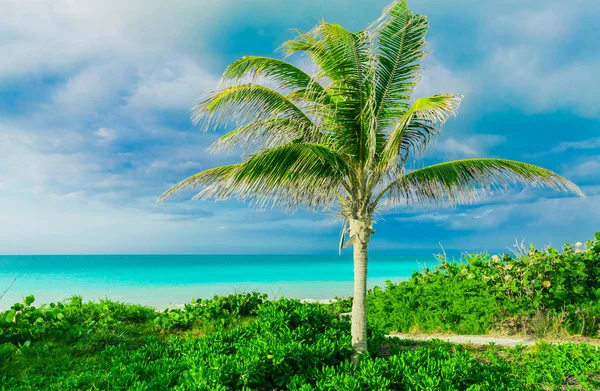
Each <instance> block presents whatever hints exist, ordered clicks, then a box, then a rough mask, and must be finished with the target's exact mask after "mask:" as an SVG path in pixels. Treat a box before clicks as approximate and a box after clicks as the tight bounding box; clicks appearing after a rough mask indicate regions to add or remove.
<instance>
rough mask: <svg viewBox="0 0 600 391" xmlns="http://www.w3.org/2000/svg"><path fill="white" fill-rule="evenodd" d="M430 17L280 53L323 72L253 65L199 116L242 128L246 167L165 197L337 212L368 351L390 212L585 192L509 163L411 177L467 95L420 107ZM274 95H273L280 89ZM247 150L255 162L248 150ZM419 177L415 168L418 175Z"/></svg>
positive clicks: (394, 17) (233, 144) (322, 33)
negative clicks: (380, 248) (371, 305)
mask: <svg viewBox="0 0 600 391" xmlns="http://www.w3.org/2000/svg"><path fill="white" fill-rule="evenodd" d="M428 29H429V23H428V21H427V18H426V17H425V16H422V15H418V14H414V13H412V12H411V11H410V9H409V8H408V5H407V4H406V1H404V0H401V1H395V2H393V3H392V4H391V5H390V6H389V7H388V8H386V9H385V10H384V12H383V14H382V16H381V18H379V19H377V20H376V21H375V22H374V23H372V24H371V25H370V26H369V27H367V28H366V29H364V30H362V31H358V32H349V31H347V30H345V29H344V28H343V27H342V26H340V25H338V24H332V23H327V22H325V21H322V22H321V23H319V24H318V25H317V26H315V27H314V28H313V29H312V30H310V31H309V32H306V33H300V34H299V35H298V37H297V38H296V39H292V40H290V41H288V42H285V43H284V44H283V46H282V49H283V51H284V52H285V53H286V54H289V55H291V54H303V55H306V57H307V58H308V60H309V61H310V62H311V66H312V68H313V69H315V73H314V74H312V75H310V74H307V73H306V72H305V71H303V70H302V69H299V68H298V67H296V66H294V65H292V64H291V63H288V62H285V61H282V60H279V59H274V58H269V57H257V56H249V57H243V58H241V59H239V60H237V61H235V62H234V63H232V64H231V65H229V67H227V69H226V70H225V72H224V73H223V76H222V80H221V82H220V83H219V86H218V88H217V89H216V90H215V91H213V92H211V93H210V94H209V95H208V97H207V98H206V99H205V100H203V101H202V102H200V103H199V104H198V105H197V106H196V107H194V109H193V111H192V120H193V122H194V123H195V124H198V123H199V124H200V125H201V126H202V127H203V129H204V130H214V129H217V128H219V127H225V126H227V125H228V124H232V123H235V124H236V125H238V126H239V127H238V128H236V129H234V130H231V131H230V132H228V133H227V134H225V135H223V136H222V137H221V138H219V139H218V140H217V142H216V143H215V144H214V145H213V146H212V148H213V149H214V150H218V151H231V150H236V148H237V150H243V151H244V152H246V153H245V154H244V157H243V160H242V161H241V162H240V163H237V164H230V165H227V166H222V167H216V168H212V169H208V170H206V171H202V172H199V173H197V174H195V175H193V176H191V177H189V178H187V179H184V180H183V181H181V182H180V183H178V184H176V185H174V186H173V187H171V188H170V189H169V190H167V191H166V192H165V193H164V194H163V195H162V196H161V197H160V199H161V200H164V199H166V198H168V197H170V196H171V195H173V194H174V193H176V192H178V191H181V190H184V189H199V190H200V192H199V193H198V194H197V196H196V197H197V198H215V199H230V198H237V199H239V200H242V201H250V202H253V203H255V204H258V205H259V206H262V207H264V206H267V205H279V206H282V207H284V208H288V209H291V210H295V209H297V208H299V207H300V208H301V207H306V208H309V209H312V210H328V209H329V210H332V209H333V210H336V211H338V212H339V216H340V218H341V220H342V225H343V226H344V228H343V230H342V237H341V240H340V251H341V249H342V247H343V246H344V242H345V240H346V236H348V241H347V243H346V246H349V245H352V246H353V251H354V269H355V270H354V275H355V281H354V294H353V297H354V302H353V308H352V345H353V347H354V349H355V351H356V352H357V353H363V352H366V349H367V340H366V335H367V334H366V333H367V327H366V311H365V309H366V292H367V264H368V244H369V242H370V240H371V235H372V234H373V233H374V232H375V231H374V230H373V223H374V220H375V216H376V214H377V213H378V212H382V210H380V207H381V205H385V209H386V210H387V209H389V208H390V207H394V206H397V205H423V204H433V205H440V204H452V205H454V204H458V203H470V202H472V201H474V200H475V201H476V200H477V198H478V194H479V193H478V192H477V191H475V190H476V188H478V187H479V188H483V189H485V190H486V191H487V192H488V193H490V192H494V191H498V190H502V189H505V188H507V187H508V186H510V185H511V184H513V183H515V182H520V183H522V184H525V185H531V186H535V187H541V186H547V187H550V188H552V189H555V190H561V191H572V192H575V193H577V194H579V195H582V193H581V190H580V189H579V188H578V187H577V186H576V185H574V184H573V183H571V182H569V181H568V180H566V179H564V178H562V177H561V176H559V175H557V174H555V173H554V172H552V171H549V170H546V169H543V168H540V167H536V166H532V165H530V164H526V163H521V162H516V161H512V160H505V159H490V158H476V159H464V160H457V161H451V162H446V163H439V164H434V165H431V166H428V167H424V168H417V169H416V170H411V171H410V172H407V171H408V170H405V166H406V165H407V164H413V162H414V161H415V160H416V159H417V158H419V157H421V156H422V155H423V154H424V153H425V151H426V150H427V148H428V147H429V146H430V145H431V142H432V141H433V140H434V139H435V138H436V137H437V136H438V135H439V134H440V131H441V126H442V125H443V123H444V122H445V121H446V120H447V119H448V118H449V117H450V116H451V115H455V114H456V112H457V110H458V107H459V105H460V101H461V99H462V96H460V95H456V94H441V95H434V96H430V97H422V98H419V99H414V98H413V96H412V95H413V91H414V90H415V87H416V85H417V83H418V80H419V78H420V75H419V71H420V68H421V60H422V59H423V57H425V54H426V51H425V50H424V47H425V36H426V34H427V30H428ZM271 87H272V88H271ZM248 152H249V153H248ZM410 168H413V167H410Z"/></svg>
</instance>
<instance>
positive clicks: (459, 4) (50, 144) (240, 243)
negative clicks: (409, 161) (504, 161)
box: [0, 0, 600, 254]
mask: <svg viewBox="0 0 600 391" xmlns="http://www.w3.org/2000/svg"><path fill="white" fill-rule="evenodd" d="M387 4H388V1H387V0H383V1H382V0H327V1H319V0H303V1H294V2H292V1H285V0H220V1H207V0H180V1H177V2H164V1H159V0H143V1H142V0H137V1H136V0H131V1H126V2H123V1H118V0H102V1H67V0H52V1H47V0H39V1H36V0H32V1H28V2H23V1H20V0H0V52H1V53H3V55H2V56H0V254H86V253H96V254H103V253H281V254H284V253H331V254H334V253H336V252H337V242H338V237H339V231H340V225H339V223H338V222H337V220H336V219H335V211H331V212H325V213H319V214H314V213H312V212H308V211H302V210H301V211H298V212H297V213H295V214H293V215H292V214H289V213H285V212H282V211H280V210H277V209H267V210H264V209H263V210H261V209H253V208H251V207H250V206H249V205H246V204H241V203H238V202H236V201H225V202H214V201H191V197H192V196H193V193H191V192H190V193H184V194H181V195H180V196H177V197H175V198H173V199H171V200H169V201H168V202H165V203H162V204H157V203H156V199H157V197H158V196H159V195H160V194H161V193H162V192H163V191H165V190H166V189H167V188H169V186H170V185H172V184H174V183H176V182H178V181H179V180H181V179H183V178H185V177H187V176H189V175H191V174H194V173H196V172H198V171H200V170H203V169H206V168H210V167H213V166H215V165H220V164H224V163H230V162H235V161H236V160H237V159H238V158H239V157H238V156H236V155H226V154H218V155H215V154H210V153H208V152H206V151H205V149H206V147H207V146H208V145H210V144H211V142H212V141H214V140H215V139H216V138H217V137H218V136H219V132H223V131H222V130H221V131H219V132H209V133H203V132H201V131H200V130H199V129H198V128H194V127H193V126H192V124H191V121H190V119H189V110H190V108H191V107H192V106H193V105H194V104H195V103H196V102H197V101H198V99H199V98H201V97H202V96H203V95H204V94H205V93H206V91H207V90H210V89H211V88H214V87H215V86H216V83H217V82H218V79H219V76H220V74H221V73H222V71H223V70H224V69H225V67H226V66H227V65H228V64H229V63H231V62H232V61H234V60H236V59H237V58H239V57H241V56H244V55H267V56H275V57H279V58H281V57H282V54H281V52H280V51H278V48H279V46H280V45H281V43H283V42H284V41H285V40H287V39H290V38H293V37H294V36H295V32H294V29H301V30H308V29H310V28H311V27H312V26H313V25H314V24H315V23H316V22H317V21H319V20H320V19H322V18H324V19H325V20H327V21H329V22H334V23H340V24H342V25H344V26H345V27H346V28H347V29H350V30H360V29H362V28H364V27H366V26H367V25H368V24H369V23H370V22H371V21H372V20H374V19H376V18H377V17H378V16H379V15H380V13H381V11H382V9H383V8H384V7H385V6H386V5H387ZM409 5H410V6H411V8H412V10H413V11H414V12H417V13H420V14H423V15H427V16H428V17H429V21H430V25H431V27H430V30H429V34H428V38H427V41H428V51H429V55H428V57H427V59H426V60H425V61H424V69H423V72H422V80H421V84H420V85H419V87H418V89H417V92H416V96H426V95H432V94H436V93H461V94H463V95H464V100H463V104H462V106H461V109H460V112H459V114H458V117H457V118H452V119H450V120H449V121H448V123H447V124H446V125H445V127H444V130H443V135H442V137H441V138H440V139H439V140H438V142H437V143H436V144H435V146H434V147H432V148H431V149H430V150H429V152H428V154H427V155H426V157H425V159H424V161H423V162H422V163H423V164H428V163H435V162H439V161H443V160H448V159H456V158H466V157H486V156H489V157H502V158H508V159H515V160H522V161H526V162H528V163H532V164H536V165H541V166H543V167H545V168H548V169H551V170H553V171H555V172H557V173H559V174H561V175H564V176H566V177H567V178H568V179H570V180H572V181H574V182H575V183H576V184H578V185H579V186H580V187H581V188H582V190H583V191H584V193H585V194H586V198H584V199H581V198H577V197H575V196H570V195H566V194H560V193H554V192H552V191H549V190H540V189H531V188H522V187H516V188H514V189H512V190H510V191H507V192H505V193H504V194H501V195H495V196H493V197H492V196H490V197H486V198H484V199H483V200H481V202H479V203H477V204H473V205H469V206H463V207H458V208H445V209H412V208H399V209H395V210H392V211H389V213H387V214H385V215H382V216H380V220H379V221H378V222H377V224H376V226H375V229H376V231H377V233H376V234H375V235H374V236H373V238H372V242H371V249H372V250H373V251H374V252H381V253H410V252H415V251H429V250H430V249H436V248H437V249H439V245H440V244H441V245H443V246H444V247H445V248H447V249H457V250H465V251H483V250H503V249H507V248H510V247H512V246H513V245H514V244H515V240H518V241H519V242H520V241H521V240H524V241H525V243H529V242H532V243H535V244H536V245H538V246H543V245H548V244H551V245H554V246H558V247H561V246H562V244H563V243H564V242H575V241H585V240H587V239H589V238H591V237H592V236H593V233H594V232H595V231H600V103H598V102H600V78H599V77H598V70H599V69H600V28H598V26H597V21H598V20H600V2H597V1H595V0H572V1H570V2H565V1H562V0H530V1H521V0H501V1H500V0H490V1H476V0H463V1H457V0H412V1H409ZM291 60H292V61H298V62H301V61H302V59H291Z"/></svg>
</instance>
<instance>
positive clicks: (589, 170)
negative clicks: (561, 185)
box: [565, 156, 600, 180]
mask: <svg viewBox="0 0 600 391" xmlns="http://www.w3.org/2000/svg"><path fill="white" fill-rule="evenodd" d="M565 170H566V172H567V175H568V176H569V177H572V178H575V179H585V178H587V179H595V180H598V179H599V178H600V156H596V157H595V158H591V159H588V160H586V161H583V162H581V163H578V164H575V165H574V166H572V167H567V168H565Z"/></svg>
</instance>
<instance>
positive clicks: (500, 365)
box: [0, 234, 600, 391]
mask: <svg viewBox="0 0 600 391" xmlns="http://www.w3.org/2000/svg"><path fill="white" fill-rule="evenodd" d="M507 275H510V276H511V277H510V278H506V276H507ZM548 282H549V283H548ZM599 288H600V234H596V238H595V240H592V241H589V242H588V243H586V244H585V246H583V245H581V246H577V245H575V246H567V247H565V249H564V251H563V252H562V253H559V252H557V251H556V250H553V249H546V250H544V251H538V250H536V249H533V248H532V249H529V250H528V251H526V252H525V253H524V254H523V255H522V256H518V257H508V256H504V257H502V258H497V259H496V258H495V257H490V256H488V255H471V256H469V257H468V258H467V262H466V263H465V264H452V263H448V262H443V263H442V264H441V265H440V266H439V267H438V268H436V269H435V270H433V271H432V270H425V271H423V272H422V273H415V274H414V275H413V276H412V277H411V278H410V279H409V280H407V281H405V282H402V283H400V284H397V285H392V284H389V285H388V286H387V287H386V288H385V289H375V290H374V291H373V292H371V294H370V295H369V296H368V303H369V310H370V311H371V312H370V317H369V321H370V324H369V325H370V328H369V330H368V333H369V338H368V341H369V346H368V351H369V353H368V354H364V355H361V356H359V357H358V362H357V364H354V362H353V360H352V356H353V347H352V341H351V324H350V322H349V321H348V320H347V319H345V318H344V317H340V316H339V314H340V313H341V312H345V311H347V310H348V308H349V305H351V303H350V301H349V300H339V301H337V302H335V303H333V304H317V303H302V302H300V301H298V300H290V299H280V300H277V301H269V300H267V297H266V296H265V295H260V294H258V293H247V294H237V295H230V296H227V297H215V298H213V299H210V300H201V299H198V300H196V299H194V300H192V302H191V303H189V304H187V305H186V306H185V307H184V308H182V309H168V310H164V311H156V310H154V309H153V308H150V307H144V306H139V305H131V304H123V303H115V302H112V301H108V300H103V301H100V302H97V303H93V302H88V303H83V302H82V300H81V298H80V297H73V298H71V299H69V300H67V301H65V302H64V303H57V304H50V305H43V306H40V307H35V306H34V305H33V303H34V298H33V297H31V296H30V297H26V298H25V299H24V301H23V303H19V304H15V305H14V306H13V307H12V309H10V310H8V311H4V312H3V313H0V389H1V390H71V389H83V390H99V389H103V390H164V389H175V390H244V389H245V390H304V391H309V390H328V391H334V390H336V391H342V390H539V389H556V390H558V389H560V390H565V389H573V390H581V389H585V390H594V389H598V388H600V351H599V350H598V348H597V347H595V346H592V345H589V344H574V343H565V344H560V345H552V344H549V343H544V342H539V343H538V344H537V345H535V346H534V347H531V348H525V347H517V348H500V347H498V346H494V345H488V346H485V347H472V346H460V345H453V344H449V343H444V342H441V341H431V342H417V341H409V340H399V339H390V338H386V337H385V334H386V333H387V332H390V331H395V330H400V331H407V330H414V329H416V328H417V329H419V330H422V331H453V332H458V333H483V332H486V331H488V330H491V329H494V328H499V327H505V328H507V327H509V326H507V324H510V327H512V328H511V329H510V330H511V331H518V332H521V331H522V330H523V329H526V330H528V331H530V332H536V329H535V327H536V326H535V325H536V324H538V323H543V322H541V321H540V320H539V319H538V318H539V316H540V315H539V314H540V313H543V314H545V315H546V316H547V319H556V317H560V319H561V322H562V323H560V325H559V326H560V327H561V330H562V331H563V332H570V333H576V334H585V335H590V336H597V335H598V328H599V324H598V321H597V319H598V317H599V316H600V312H599V309H600V306H599V305H598V299H597V298H596V295H597V294H599V293H600V291H599ZM536 322H538V323H536ZM510 327H509V328H510ZM542 334H543V333H542Z"/></svg>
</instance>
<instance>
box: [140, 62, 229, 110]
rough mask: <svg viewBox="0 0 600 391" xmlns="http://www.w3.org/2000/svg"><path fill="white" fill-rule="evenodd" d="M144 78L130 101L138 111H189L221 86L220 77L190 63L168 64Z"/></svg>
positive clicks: (142, 77)
mask: <svg viewBox="0 0 600 391" xmlns="http://www.w3.org/2000/svg"><path fill="white" fill-rule="evenodd" d="M140 76H141V79H142V82H141V83H140V84H139V85H137V86H136V87H135V90H134V91H133V93H132V96H131V97H130V98H129V102H128V104H129V105H130V106H131V107H133V108H135V109H140V108H141V109H144V110H152V109H159V110H164V109H189V108H191V107H192V106H193V105H194V104H196V103H197V102H198V100H199V99H200V98H201V97H202V96H203V95H204V94H205V93H206V91H207V90H209V89H210V88H214V87H215V86H216V85H217V78H216V77H214V76H212V75H210V74H208V73H207V72H206V71H204V70H203V69H202V68H201V67H200V66H198V65H197V64H195V63H193V62H192V61H190V60H181V61H179V62H177V63H174V64H167V65H166V66H165V68H162V69H158V70H152V71H150V74H142V75H140Z"/></svg>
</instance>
